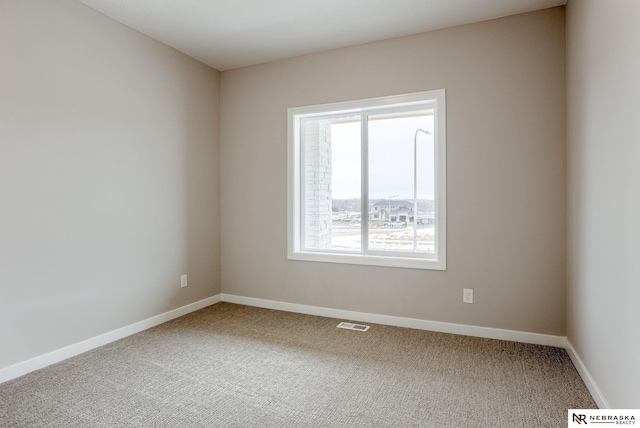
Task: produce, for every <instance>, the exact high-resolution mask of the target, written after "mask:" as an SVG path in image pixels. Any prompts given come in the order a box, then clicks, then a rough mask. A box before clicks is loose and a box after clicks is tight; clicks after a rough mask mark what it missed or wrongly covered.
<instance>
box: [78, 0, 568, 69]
mask: <svg viewBox="0 0 640 428" xmlns="http://www.w3.org/2000/svg"><path fill="white" fill-rule="evenodd" d="M80 1H81V2H82V3H84V4H86V5H88V6H91V7H92V8H94V9H97V10H99V11H101V12H103V13H105V14H106V15H109V16H110V17H112V18H114V19H116V20H117V21H120V22H122V23H124V24H126V25H128V26H130V27H132V28H135V29H136V30H138V31H140V32H142V33H144V34H147V35H148V36H151V37H153V38H154V39H157V40H159V41H161V42H163V43H165V44H167V45H169V46H172V47H174V48H175V49H178V50H179V51H182V52H184V53H186V54H187V55H189V56H192V57H194V58H196V59H198V60H200V61H202V62H204V63H205V64H208V65H210V66H211V67H213V68H216V69H218V70H220V71H224V70H229V69H233V68H238V67H243V66H247V65H253V64H260V63H264V62H269V61H274V60H278V59H283V58H291V57H295V56H299V55H304V54H309V53H314V52H321V51H326V50H331V49H337V48H341V47H346V46H353V45H357V44H362V43H368V42H373V41H376V40H383V39H389V38H393V37H400V36H407V35H410V34H417V33H422V32H425V31H431V30H437V29H441V28H446V27H453V26H456V25H462V24H469V23H472V22H480V21H486V20H489V19H494V18H500V17H503V16H508V15H515V14H518V13H524V12H531V11H534V10H538V9H546V8H549V7H554V6H560V5H564V4H565V3H566V2H567V0H80Z"/></svg>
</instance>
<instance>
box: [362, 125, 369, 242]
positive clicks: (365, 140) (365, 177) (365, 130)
mask: <svg viewBox="0 0 640 428" xmlns="http://www.w3.org/2000/svg"><path fill="white" fill-rule="evenodd" d="M360 117H361V120H360V126H361V131H360V144H361V164H360V171H361V177H360V183H361V184H360V185H361V190H360V195H361V197H360V227H361V229H362V230H361V235H362V239H361V249H362V252H363V253H364V254H367V253H368V252H369V116H368V115H367V114H365V113H362V114H361V116H360Z"/></svg>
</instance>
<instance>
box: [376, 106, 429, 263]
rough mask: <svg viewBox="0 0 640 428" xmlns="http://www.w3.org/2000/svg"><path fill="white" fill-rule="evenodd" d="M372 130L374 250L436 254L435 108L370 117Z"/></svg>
mask: <svg viewBox="0 0 640 428" xmlns="http://www.w3.org/2000/svg"><path fill="white" fill-rule="evenodd" d="M368 132H369V222H370V226H369V243H368V244H369V249H370V250H378V251H405V252H406V251H410V252H413V251H420V252H427V253H434V252H435V246H434V245H435V240H434V234H435V232H434V230H435V229H434V218H435V216H434V213H435V204H434V200H435V163H434V160H435V151H434V147H435V146H434V115H433V110H424V111H420V112H410V113H393V114H378V115H371V116H369V124H368ZM414 150H415V153H417V156H416V157H414ZM414 161H415V164H414ZM416 208H417V216H416V215H415V214H414V213H415V211H416Z"/></svg>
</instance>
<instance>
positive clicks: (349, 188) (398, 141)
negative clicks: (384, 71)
mask: <svg viewBox="0 0 640 428" xmlns="http://www.w3.org/2000/svg"><path fill="white" fill-rule="evenodd" d="M417 129H423V130H425V131H429V132H430V133H431V134H430V135H426V134H424V133H423V132H419V133H418V137H417V146H418V199H434V163H433V158H434V123H433V116H419V117H408V118H406V117H405V118H393V119H385V120H375V121H374V120H371V121H370V122H369V199H371V200H372V199H388V198H389V197H390V196H395V197H394V199H409V200H413V192H414V189H413V169H414V168H413V145H414V135H415V132H416V130H417ZM331 143H332V144H331V149H332V157H333V159H332V166H333V168H332V186H333V187H332V189H333V192H332V196H333V198H334V199H350V198H358V199H359V198H360V123H359V122H348V123H336V124H334V125H332V128H331ZM396 195H397V196H396Z"/></svg>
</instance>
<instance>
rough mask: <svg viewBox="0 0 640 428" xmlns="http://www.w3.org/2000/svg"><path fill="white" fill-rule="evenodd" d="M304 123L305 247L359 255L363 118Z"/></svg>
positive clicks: (352, 117) (344, 117)
mask: <svg viewBox="0 0 640 428" xmlns="http://www.w3.org/2000/svg"><path fill="white" fill-rule="evenodd" d="M302 123H303V126H302V133H303V134H302V137H303V141H304V152H303V157H304V172H303V174H304V223H303V228H304V233H303V236H304V247H305V248H306V249H311V250H313V249H317V250H320V249H333V250H346V251H354V250H355V251H360V249H361V247H362V245H361V244H362V243H361V236H362V232H361V230H362V228H361V219H360V217H361V202H360V191H361V185H360V183H361V177H360V176H361V174H360V170H361V169H360V162H361V160H360V159H361V154H360V152H361V141H360V116H342V117H331V118H322V119H306V120H304V121H303V122H302Z"/></svg>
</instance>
